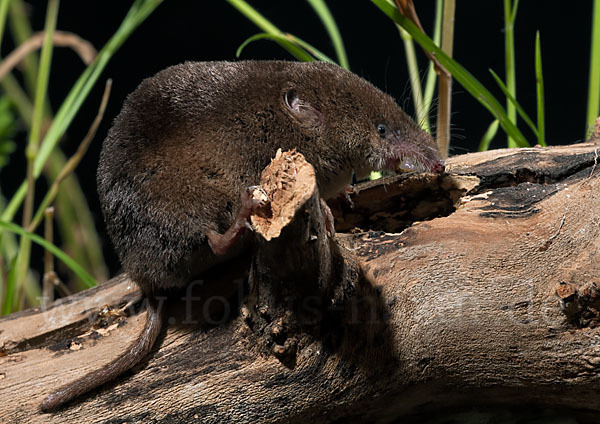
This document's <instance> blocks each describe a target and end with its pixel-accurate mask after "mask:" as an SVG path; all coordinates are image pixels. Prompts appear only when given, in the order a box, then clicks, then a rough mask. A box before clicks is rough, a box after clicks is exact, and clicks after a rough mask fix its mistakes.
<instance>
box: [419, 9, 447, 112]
mask: <svg viewBox="0 0 600 424" xmlns="http://www.w3.org/2000/svg"><path fill="white" fill-rule="evenodd" d="M443 6H444V0H436V2H435V20H434V24H433V42H434V43H435V45H436V46H439V45H440V43H441V40H442V11H443V9H444V8H443ZM436 81H437V74H436V73H435V68H434V67H433V63H432V62H431V61H430V62H429V70H428V71H427V82H426V83H425V94H424V96H423V103H424V104H425V106H426V107H427V115H428V116H429V111H430V110H431V102H432V101H433V93H434V92H435V83H436Z"/></svg>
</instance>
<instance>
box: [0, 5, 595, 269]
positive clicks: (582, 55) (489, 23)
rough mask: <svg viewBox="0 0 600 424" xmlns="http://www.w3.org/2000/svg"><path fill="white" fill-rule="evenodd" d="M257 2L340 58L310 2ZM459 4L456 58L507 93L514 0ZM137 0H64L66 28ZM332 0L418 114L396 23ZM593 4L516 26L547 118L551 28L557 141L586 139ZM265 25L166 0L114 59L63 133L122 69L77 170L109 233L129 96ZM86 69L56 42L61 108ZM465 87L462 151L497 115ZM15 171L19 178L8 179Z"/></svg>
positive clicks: (103, 22) (549, 12)
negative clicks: (111, 142)
mask: <svg viewBox="0 0 600 424" xmlns="http://www.w3.org/2000/svg"><path fill="white" fill-rule="evenodd" d="M251 3H252V5H253V6H255V7H256V8H257V9H258V10H259V11H261V12H262V13H263V14H264V15H265V16H266V17H267V18H269V19H270V20H271V21H272V22H273V23H274V24H275V25H277V26H278V27H279V28H280V29H281V30H283V31H286V32H290V33H293V34H295V35H297V36H299V37H300V38H303V39H304V40H306V41H308V42H310V43H312V44H313V45H315V46H316V47H318V48H320V49H321V50H322V51H324V52H325V53H326V54H328V55H329V56H331V57H334V52H333V49H332V48H331V45H330V43H329V41H328V38H327V36H326V32H325V30H324V28H323V26H322V25H321V23H320V21H319V19H318V18H317V16H316V15H315V14H314V12H313V11H312V9H311V8H310V6H309V5H308V4H307V3H306V2H305V1H301V0H286V1H281V0H280V1H273V0H269V1H266V0H261V1H256V0H254V1H251ZM457 3H458V4H457V10H456V27H455V47H454V57H455V58H456V60H457V61H458V62H460V63H461V64H462V65H463V66H465V67H466V68H467V69H468V70H469V71H470V72H471V73H472V74H473V75H475V76H476V77H477V78H478V79H479V80H480V81H481V82H482V83H483V84H484V85H485V86H486V87H488V89H490V90H491V91H492V92H493V93H494V94H495V95H496V96H497V98H499V99H501V95H502V93H501V91H500V90H499V89H498V88H497V86H496V84H495V82H494V81H493V79H492V78H491V76H490V74H489V72H488V69H489V68H492V69H494V70H495V71H496V72H497V73H498V74H499V75H500V76H503V75H504V72H503V69H504V35H503V25H504V18H503V1H502V0H483V1H482V0H471V1H467V0H462V1H458V2H457ZM130 4H131V3H130V2H127V1H124V0H83V1H81V0H80V1H75V0H63V1H62V2H61V7H60V11H59V19H58V25H57V28H58V29H60V30H64V31H72V32H75V33H77V34H79V35H80V36H81V37H83V38H85V39H87V40H89V41H90V42H92V44H94V46H96V48H97V49H100V48H101V47H102V46H103V45H104V44H105V43H106V42H107V41H108V39H109V38H110V36H111V34H112V33H114V31H115V30H116V29H117V27H118V26H119V24H120V22H121V20H122V18H123V17H124V16H125V14H126V12H127V10H128V9H129V6H130ZM328 4H329V6H330V9H331V11H332V13H333V15H334V17H335V18H336V20H337V23H338V25H339V27H340V31H341V33H342V36H343V38H344V42H345V46H346V49H347V52H348V56H349V61H350V66H351V69H352V70H353V71H354V72H355V73H357V74H359V75H361V76H363V77H364V78H366V79H368V80H370V81H371V82H373V83H374V84H375V85H377V86H378V87H380V88H381V89H383V90H384V91H386V92H388V93H390V94H391V95H392V96H394V97H395V98H396V99H397V101H398V103H399V104H400V105H402V106H404V107H405V109H406V110H407V111H408V112H409V113H411V114H413V112H414V111H413V110H412V101H410V98H409V94H410V86H409V83H408V71H407V69H406V63H405V61H404V49H403V46H402V41H401V39H400V37H399V35H398V31H397V30H396V28H395V26H394V25H393V24H392V23H391V21H390V20H389V19H388V18H387V17H386V16H385V15H384V14H383V13H382V12H380V11H379V9H378V8H377V7H376V6H374V5H373V4H372V3H371V2H370V1H368V0H364V1H342V0H330V1H329V2H328ZM416 5H417V11H418V13H419V15H420V17H421V21H422V23H423V25H424V27H425V29H426V30H428V31H429V30H430V29H431V26H432V22H433V6H434V1H433V0H421V1H417V2H416ZM45 7H46V2H43V1H33V2H30V13H31V17H32V22H33V25H34V29H35V30H40V29H42V28H43V23H44V15H45ZM591 11H592V2H591V0H574V1H571V2H559V1H549V0H547V1H542V0H523V1H521V2H520V8H519V12H518V17H517V21H516V36H515V37H516V43H515V44H516V64H517V93H518V99H519V101H520V103H521V104H522V106H523V107H524V108H525V110H526V111H527V112H528V113H529V115H530V116H532V118H534V119H535V114H536V109H535V99H536V97H535V95H536V94H535V85H534V83H535V77H534V42H535V32H536V30H540V32H541V37H542V54H543V65H544V77H545V85H546V120H547V129H546V133H547V140H548V142H549V144H568V143H574V142H577V141H582V140H583V139H584V137H585V132H586V128H585V124H586V123H585V114H586V102H587V84H588V67H589V45H590V33H591V31H590V29H591ZM258 32H260V30H259V29H257V28H256V27H255V26H254V25H253V24H252V23H250V22H249V21H248V20H247V19H246V18H245V17H243V16H242V15H241V14H240V13H239V12H237V11H236V10H235V9H234V8H233V7H232V6H230V5H229V4H228V3H227V2H225V1H224V0H211V1H184V0H166V1H165V2H164V3H163V4H162V5H160V6H159V7H158V8H157V9H156V10H155V12H154V13H153V14H152V15H151V16H150V17H149V18H148V19H147V20H146V21H145V22H144V23H143V24H142V25H141V27H139V28H138V29H137V30H136V31H135V32H134V33H133V35H132V36H131V37H130V38H129V39H128V40H127V41H126V42H125V44H124V45H123V46H122V47H121V49H120V50H119V51H118V52H117V53H116V55H115V56H114V57H113V58H112V59H111V61H110V63H109V64H108V66H107V67H106V69H105V71H104V73H103V75H102V77H101V79H100V80H99V83H98V84H97V87H95V88H94V90H93V91H92V92H91V94H90V96H89V97H88V99H87V100H86V102H85V103H84V105H83V108H82V110H81V112H80V113H79V115H78V116H77V117H76V119H75V121H74V122H73V124H72V125H71V127H70V128H69V130H68V133H67V135H66V136H65V137H64V140H63V141H62V146H63V149H64V150H65V151H66V153H67V154H70V153H72V152H73V151H74V150H75V148H76V147H77V145H78V143H79V142H80V140H81V139H82V138H83V137H84V135H85V133H86V132H87V129H88V127H89V125H90V123H91V122H92V120H93V119H94V116H95V114H96V111H97V107H98V104H99V101H100V97H101V93H102V89H103V81H105V80H106V78H112V79H113V91H112V96H111V99H110V103H109V107H108V109H107V112H106V115H105V119H104V122H103V124H102V125H101V127H100V129H99V131H98V134H97V136H96V139H95V140H94V142H93V145H92V146H91V148H90V150H89V152H88V154H87V156H86V158H85V159H84V160H83V162H82V163H81V165H80V167H79V169H78V171H77V173H78V175H79V178H80V180H81V183H82V185H83V188H84V190H85V192H86V194H87V197H88V200H89V203H90V207H91V208H92V211H94V213H95V216H96V220H97V224H98V227H99V229H100V230H101V231H102V229H103V225H102V220H101V215H100V213H99V212H98V211H99V205H98V201H97V195H96V191H95V170H96V165H97V161H98V155H99V151H100V147H101V143H102V139H103V138H104V137H105V135H106V132H107V130H108V128H109V126H110V123H111V121H112V120H113V119H114V117H115V116H116V115H117V113H118V112H119V110H120V107H121V104H122V102H123V100H124V98H125V96H126V95H127V94H128V93H129V92H131V91H132V90H133V89H134V88H135V87H136V86H137V84H139V82H140V81H141V80H142V79H143V78H145V77H148V76H151V75H153V74H154V73H156V72H157V71H159V70H161V69H163V68H165V67H167V66H169V65H173V64H177V63H180V62H183V61H186V60H235V52H236V49H237V47H238V46H239V45H240V44H241V43H242V42H243V41H244V40H245V39H247V38H248V37H249V36H251V35H253V34H256V33H258ZM4 38H5V43H4V45H3V49H2V55H3V56H5V55H6V54H8V52H9V51H10V49H11V48H12V46H11V45H10V39H8V40H6V39H7V38H9V37H4ZM418 54H419V57H420V61H421V65H422V67H421V68H422V69H425V65H426V60H425V59H424V56H423V54H422V53H421V51H418ZM242 59H291V56H289V55H288V54H287V53H286V52H285V51H284V50H282V49H281V48H280V47H279V46H277V45H276V44H274V43H272V42H270V41H258V42H255V43H253V44H251V45H250V46H248V47H247V48H246V49H245V50H244V52H243V53H242ZM83 70H84V65H83V64H82V63H81V61H80V60H79V58H78V57H77V56H76V55H75V54H74V53H73V52H72V51H70V50H68V49H64V48H59V49H56V50H55V53H54V56H53V67H52V73H51V79H50V86H49V96H50V99H51V102H52V105H53V108H54V110H55V111H56V110H57V108H58V106H59V105H60V103H61V102H62V100H63V99H64V98H65V96H66V95H67V93H68V91H69V89H70V88H71V86H72V85H73V83H74V82H75V81H76V79H77V77H78V76H79V75H80V73H81V72H82V71H83ZM17 76H18V75H17ZM423 76H424V73H422V75H421V77H422V78H423ZM453 91H454V97H453V105H452V109H453V116H452V123H453V137H452V151H451V152H452V153H453V154H459V153H464V152H467V151H473V150H474V149H476V146H477V145H478V143H479V140H480V138H481V136H482V135H483V133H484V132H485V130H486V128H487V127H488V125H489V124H490V123H491V121H492V120H493V118H492V116H491V115H490V114H489V112H488V111H487V110H486V109H484V108H483V107H482V106H481V105H480V104H479V103H478V102H477V101H475V100H474V99H473V98H472V97H471V96H470V94H468V93H467V92H466V91H465V90H464V89H462V87H460V85H458V84H456V83H455V85H454V90H453ZM502 102H504V101H503V100H502ZM519 126H520V128H521V129H522V131H523V132H524V134H525V135H526V137H528V138H529V139H530V141H531V142H532V143H533V144H535V140H534V139H533V135H532V134H531V133H530V132H529V131H528V130H527V128H526V126H525V125H524V124H522V122H521V123H519ZM17 139H18V140H19V141H20V142H22V141H24V140H25V139H26V135H25V134H20V135H19V136H18V137H17ZM505 144H506V138H505V136H504V134H502V133H501V132H499V135H498V136H497V137H496V139H495V140H494V142H493V144H492V147H493V148H497V147H503V146H504V145H505ZM19 156H22V151H18V152H17V153H15V156H14V158H13V160H12V162H11V165H10V166H9V167H8V168H6V169H4V170H3V171H2V173H1V174H0V178H1V179H2V187H3V190H5V192H4V194H5V196H7V197H10V195H11V193H10V190H11V189H14V188H15V185H16V183H20V182H21V181H22V179H23V178H24V176H25V166H24V161H23V160H22V159H20V158H19ZM9 181H10V183H11V184H8V185H7V184H6V183H8V182H9ZM110 250H111V249H110V247H108V248H107V249H105V251H106V253H107V256H108V258H109V262H110V263H111V268H112V271H113V272H115V271H116V267H117V265H116V262H115V260H114V256H113V255H112V254H111V253H110Z"/></svg>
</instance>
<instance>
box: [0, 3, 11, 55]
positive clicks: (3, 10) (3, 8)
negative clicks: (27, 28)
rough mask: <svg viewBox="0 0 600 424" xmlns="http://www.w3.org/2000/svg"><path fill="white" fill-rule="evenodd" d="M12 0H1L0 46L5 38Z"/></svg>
mask: <svg viewBox="0 0 600 424" xmlns="http://www.w3.org/2000/svg"><path fill="white" fill-rule="evenodd" d="M9 5H10V0H0V46H1V45H2V38H3V37H4V27H5V25H6V15H7V14H8V6H9Z"/></svg>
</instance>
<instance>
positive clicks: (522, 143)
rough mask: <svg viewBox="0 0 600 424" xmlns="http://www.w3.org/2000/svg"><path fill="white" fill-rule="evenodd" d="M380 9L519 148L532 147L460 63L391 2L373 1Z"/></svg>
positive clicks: (491, 97)
mask: <svg viewBox="0 0 600 424" xmlns="http://www.w3.org/2000/svg"><path fill="white" fill-rule="evenodd" d="M371 2H372V3H374V4H375V5H376V6H377V7H379V9H380V10H381V11H382V12H383V13H385V14H386V15H387V16H388V17H389V18H390V19H392V21H394V22H395V23H397V24H399V25H401V26H402V27H403V28H404V29H405V30H407V31H408V33H409V34H410V35H412V37H413V38H414V39H415V41H416V42H418V43H419V44H420V45H421V47H423V48H424V49H425V50H427V51H429V52H431V53H432V54H434V55H435V56H436V57H437V59H438V60H439V61H440V63H441V64H442V65H443V66H444V67H445V68H446V69H447V70H448V71H449V72H450V73H451V74H452V76H454V78H455V79H456V81H458V82H459V83H460V84H461V85H462V86H463V87H464V89H465V90H467V91H468V92H469V93H470V94H471V95H472V96H473V97H474V98H475V99H476V100H478V101H479V102H480V103H481V104H482V105H483V106H484V107H485V108H486V109H487V110H489V111H490V112H491V114H492V115H493V116H494V118H496V119H498V121H500V125H501V126H502V128H503V129H504V131H505V132H506V133H507V134H509V135H510V136H511V137H513V138H514V139H515V141H516V143H517V145H518V146H519V147H530V146H529V143H528V142H527V140H526V139H525V137H524V136H523V134H522V133H521V131H520V130H519V129H518V128H517V127H516V126H515V124H514V123H512V122H511V121H510V119H509V118H508V116H507V114H506V111H505V110H504V108H503V107H502V105H501V104H500V103H499V102H498V100H497V99H496V98H495V97H494V96H493V95H492V94H491V93H490V92H489V91H488V90H487V89H486V88H485V87H484V86H483V85H482V84H481V83H480V82H479V81H478V80H477V79H476V78H475V77H474V76H473V75H471V74H470V73H469V72H468V71H467V70H466V69H465V68H463V67H462V66H461V65H460V64H459V63H458V62H456V61H455V60H453V59H452V58H450V57H448V56H447V55H446V54H445V53H444V52H443V51H442V50H441V49H440V48H438V47H437V46H436V45H435V44H434V43H433V41H432V40H431V39H430V38H429V37H427V35H425V34H423V33H422V32H421V31H420V30H419V29H418V28H417V27H416V26H415V24H413V23H412V22H411V21H410V20H409V19H407V18H405V17H404V16H402V14H401V13H400V12H399V11H398V9H397V8H396V6H395V5H394V3H393V2H392V1H391V0H371Z"/></svg>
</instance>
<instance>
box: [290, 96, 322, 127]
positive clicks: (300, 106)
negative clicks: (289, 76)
mask: <svg viewBox="0 0 600 424" xmlns="http://www.w3.org/2000/svg"><path fill="white" fill-rule="evenodd" d="M283 104H284V108H285V110H286V111H287V112H288V114H289V115H290V116H291V117H292V118H294V119H295V120H296V121H298V123H299V124H300V125H302V126H307V127H311V126H317V125H321V124H322V123H323V121H324V119H323V113H321V111H320V110H318V109H317V108H316V107H314V106H313V105H311V104H310V103H308V102H307V101H305V100H303V99H302V98H300V97H298V93H297V92H296V90H295V89H293V88H289V89H286V90H285V91H284V92H283Z"/></svg>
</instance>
